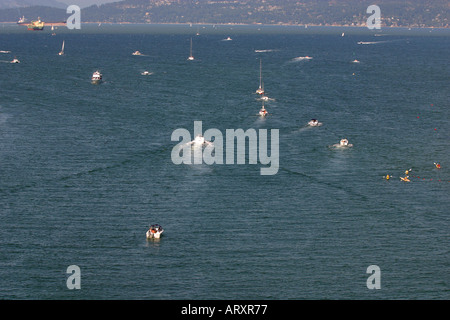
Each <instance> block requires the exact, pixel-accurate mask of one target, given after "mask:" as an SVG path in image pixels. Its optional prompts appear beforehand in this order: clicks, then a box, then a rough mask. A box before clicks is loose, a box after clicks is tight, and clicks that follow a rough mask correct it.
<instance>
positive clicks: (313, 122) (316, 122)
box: [308, 119, 322, 127]
mask: <svg viewBox="0 0 450 320" xmlns="http://www.w3.org/2000/svg"><path fill="white" fill-rule="evenodd" d="M321 125H322V122H319V120H317V119H311V120H309V122H308V126H310V127H319V126H321Z"/></svg>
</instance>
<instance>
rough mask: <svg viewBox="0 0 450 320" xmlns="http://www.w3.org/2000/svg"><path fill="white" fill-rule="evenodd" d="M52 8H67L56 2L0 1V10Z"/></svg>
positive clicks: (43, 0) (47, 0)
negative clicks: (36, 7) (35, 7)
mask: <svg viewBox="0 0 450 320" xmlns="http://www.w3.org/2000/svg"><path fill="white" fill-rule="evenodd" d="M34 6H43V7H54V8H60V9H63V8H67V5H66V4H64V3H61V2H58V1H56V0H1V2H0V9H14V8H22V7H34Z"/></svg>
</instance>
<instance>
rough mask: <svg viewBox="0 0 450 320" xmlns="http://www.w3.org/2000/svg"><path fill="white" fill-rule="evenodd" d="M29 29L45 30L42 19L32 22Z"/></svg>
mask: <svg viewBox="0 0 450 320" xmlns="http://www.w3.org/2000/svg"><path fill="white" fill-rule="evenodd" d="M27 27H28V30H39V31H40V30H44V21H41V18H38V20H35V21H31V23H30V24H29V25H27Z"/></svg>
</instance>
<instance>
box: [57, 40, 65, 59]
mask: <svg viewBox="0 0 450 320" xmlns="http://www.w3.org/2000/svg"><path fill="white" fill-rule="evenodd" d="M58 55H60V56H63V55H64V40H63V43H62V48H61V51H60V52H59V53H58Z"/></svg>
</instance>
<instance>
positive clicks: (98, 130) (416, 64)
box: [0, 25, 450, 300]
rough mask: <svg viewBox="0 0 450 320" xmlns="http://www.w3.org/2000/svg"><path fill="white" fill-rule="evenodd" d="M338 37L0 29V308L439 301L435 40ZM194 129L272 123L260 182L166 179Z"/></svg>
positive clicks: (444, 261)
mask: <svg viewBox="0 0 450 320" xmlns="http://www.w3.org/2000/svg"><path fill="white" fill-rule="evenodd" d="M22 28H23V27H22ZM342 30H344V29H340V28H314V27H310V28H307V29H305V28H302V29H300V28H293V27H265V26H253V27H246V26H240V27H232V26H200V27H196V26H193V27H189V26H182V25H178V26H170V25H165V26H164V25H162V26H145V25H130V26H127V25H120V26H114V25H112V26H111V25H102V26H100V27H98V26H83V28H82V29H81V30H77V31H73V32H71V31H69V30H63V29H61V28H60V29H58V30H57V31H56V35H54V36H52V35H51V31H49V30H44V31H43V32H28V31H26V30H23V29H21V27H19V26H11V25H2V27H1V28H0V50H2V51H10V53H0V221H1V224H0V226H1V231H0V298H2V299H49V300H52V299H149V300H171V299H194V300H204V299H212V300H215V299H256V300H259V299H261V300H278V299H283V300H284V299H293V300H301V299H449V298H450V272H449V271H450V255H449V248H450V246H449V245H450V243H449V239H450V238H449V227H450V218H449V212H450V211H449V208H450V197H449V191H450V171H449V168H450V157H449V155H450V153H449V146H450V139H449V138H450V121H449V116H450V111H449V110H450V109H449V97H450V95H449V92H450V90H449V89H450V88H449V83H450V82H449V80H450V63H449V52H450V33H448V31H445V30H436V29H433V30H432V32H430V30H422V29H417V30H403V29H402V30H401V32H399V31H398V30H400V29H395V30H392V31H391V30H385V29H383V30H382V31H379V32H378V33H376V32H372V31H370V32H369V31H367V30H363V29H358V28H347V29H345V36H344V37H342V36H341V33H342V32H343V31H342ZM196 32H199V33H200V35H196ZM228 36H230V37H231V38H232V41H223V40H224V39H225V38H226V37H228ZM191 38H192V39H193V55H194V56H195V58H196V60H195V61H187V57H188V55H189V46H190V39H191ZM63 40H65V55H64V56H58V52H59V51H60V48H61V44H62V41H63ZM358 42H363V44H358ZM136 50H139V51H141V52H142V53H143V55H142V56H133V55H132V52H134V51H136ZM305 56H309V57H312V59H303V58H301V57H305ZM14 57H17V58H18V59H19V60H20V61H21V63H20V64H11V63H9V61H11V60H12V59H13V58H14ZM260 59H261V61H262V74H263V81H264V87H265V89H266V92H267V94H268V96H269V97H270V98H272V99H273V100H271V101H268V102H266V104H265V106H266V108H267V110H268V111H269V114H270V115H269V116H267V117H266V118H265V119H261V118H259V117H258V115H257V113H258V111H259V108H260V107H261V102H260V101H258V99H257V98H258V97H257V95H256V94H255V93H254V92H255V90H256V89H257V88H258V85H259V62H260ZM355 59H357V60H359V61H360V62H359V63H353V62H352V61H353V60H355ZM97 69H99V70H101V72H102V73H103V79H104V81H103V83H102V84H100V85H92V84H91V83H90V77H91V75H92V73H93V72H94V71H95V70H97ZM144 70H148V71H150V72H152V74H151V75H149V76H142V75H141V72H143V71H144ZM311 118H316V119H319V121H320V122H322V123H323V125H322V126H320V127H315V128H308V127H306V124H307V122H308V121H309V120H310V119H311ZM194 121H202V125H203V130H206V129H210V128H216V129H219V130H220V131H221V132H223V133H225V131H226V129H239V128H242V129H244V130H247V129H256V130H259V129H268V130H272V129H278V130H279V162H280V164H279V170H278V172H277V174H275V175H261V174H260V169H261V168H262V167H266V166H265V165H262V164H261V163H259V162H258V164H248V163H246V164H222V165H219V164H214V165H207V164H201V165H187V164H181V165H175V164H174V163H173V162H172V159H171V152H172V149H173V148H174V146H175V145H176V144H177V143H178V141H171V135H172V133H173V132H174V131H175V130H176V129H178V128H185V129H187V130H189V131H190V132H191V134H192V135H193V130H194ZM192 138H193V136H192ZM342 138H347V139H348V140H349V141H350V143H352V144H353V145H354V146H353V147H352V148H348V149H336V148H331V147H330V146H331V145H333V144H335V143H338V142H339V140H340V139H342ZM435 162H436V163H440V164H441V166H442V167H441V169H437V168H436V167H435V165H434V163H435ZM407 169H412V171H411V172H410V173H409V176H410V179H411V182H409V183H406V182H402V181H401V180H400V177H402V176H404V175H405V174H404V172H405V170H407ZM387 174H389V175H391V176H392V178H391V179H390V180H389V181H388V180H386V179H384V176H386V175H387ZM154 223H158V224H161V225H162V226H163V227H164V229H165V232H164V234H163V236H162V238H161V239H159V240H147V239H146V238H145V232H146V230H147V229H148V226H149V225H151V224H154ZM70 265H77V266H79V268H80V270H81V276H80V279H81V289H79V290H78V289H74V290H70V289H68V287H67V285H66V281H67V280H68V276H69V274H68V273H67V268H68V266H70ZM371 265H376V266H378V267H379V268H380V274H381V278H380V284H381V288H380V289H372V290H371V289H368V287H367V280H368V278H369V276H370V275H371V274H369V273H367V272H366V271H367V268H368V267H369V266H371Z"/></svg>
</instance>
